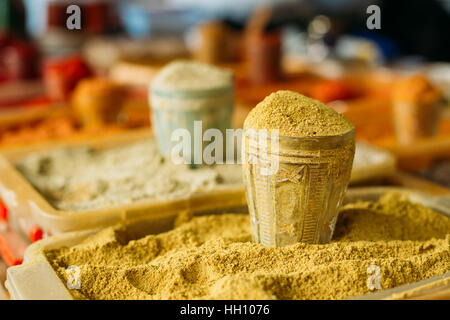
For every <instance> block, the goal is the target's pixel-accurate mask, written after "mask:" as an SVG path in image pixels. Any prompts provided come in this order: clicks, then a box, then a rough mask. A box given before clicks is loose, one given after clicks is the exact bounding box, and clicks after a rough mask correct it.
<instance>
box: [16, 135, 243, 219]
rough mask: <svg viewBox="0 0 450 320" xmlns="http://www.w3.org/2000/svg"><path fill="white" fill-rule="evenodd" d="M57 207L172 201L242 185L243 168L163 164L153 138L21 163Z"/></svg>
mask: <svg viewBox="0 0 450 320" xmlns="http://www.w3.org/2000/svg"><path fill="white" fill-rule="evenodd" d="M16 167H17V169H18V170H19V171H20V172H21V173H22V174H23V175H24V176H25V178H26V179H27V180H28V181H29V182H30V183H31V184H32V185H33V186H34V187H35V188H36V189H37V190H38V191H39V192H40V193H41V194H42V195H43V196H44V197H45V198H46V199H47V200H48V201H49V202H50V203H51V204H52V205H53V206H54V207H55V208H57V209H60V210H64V211H81V210H89V209H100V208H106V207H114V206H120V205H124V204H130V203H133V202H137V201H140V200H148V199H156V200H170V199H176V198H180V197H186V196H189V195H191V194H193V193H196V192H201V191H210V190H214V189H217V188H219V187H223V186H240V185H242V172H241V166H240V165H215V166H203V167H201V168H197V169H190V168H189V166H188V165H184V164H183V165H175V164H174V163H172V161H171V160H170V159H168V160H164V159H163V158H162V157H161V156H160V155H159V152H158V148H157V145H156V142H155V141H154V140H146V141H142V142H137V143H133V144H131V145H126V146H120V147H115V148H111V149H104V150H99V149H97V150H96V149H93V148H88V147H77V148H66V149H59V150H53V151H46V152H39V153H34V154H30V155H28V156H26V157H24V158H22V159H21V160H19V161H18V162H17V163H16Z"/></svg>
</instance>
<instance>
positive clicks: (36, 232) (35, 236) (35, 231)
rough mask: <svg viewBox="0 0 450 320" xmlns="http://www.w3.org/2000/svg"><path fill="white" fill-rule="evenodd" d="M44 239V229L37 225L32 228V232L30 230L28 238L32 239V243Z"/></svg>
mask: <svg viewBox="0 0 450 320" xmlns="http://www.w3.org/2000/svg"><path fill="white" fill-rule="evenodd" d="M43 237H44V232H43V231H42V229H41V228H40V227H39V226H37V225H35V226H32V227H31V228H30V230H28V238H29V239H30V242H31V243H34V242H36V241H39V240H41V239H42V238H43Z"/></svg>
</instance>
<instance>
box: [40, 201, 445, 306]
mask: <svg viewBox="0 0 450 320" xmlns="http://www.w3.org/2000/svg"><path fill="white" fill-rule="evenodd" d="M129 237H130V235H129V234H128V233H127V231H126V228H125V227H123V226H122V227H115V228H107V229H104V230H103V231H101V232H99V233H97V234H95V235H93V236H91V237H90V238H88V239H86V240H85V241H84V242H83V243H81V244H79V245H76V246H73V247H71V248H62V249H58V250H53V251H48V252H47V253H46V254H47V258H48V260H49V261H50V263H51V264H52V265H53V267H54V268H55V270H56V271H57V273H58V274H59V276H60V277H61V278H62V279H64V280H67V279H66V277H67V274H66V272H65V270H66V268H67V267H68V266H72V265H76V266H79V267H80V269H81V288H80V289H79V290H71V292H72V293H73V295H74V297H75V298H81V299H341V298H347V297H351V296H357V295H362V294H365V293H368V292H370V290H369V289H368V287H367V278H368V274H367V269H368V267H369V266H371V265H376V266H379V268H380V271H381V289H388V288H392V287H395V286H399V285H403V284H406V283H411V282H415V281H419V280H422V279H425V278H429V277H432V276H435V275H439V274H443V273H445V272H447V271H450V251H449V243H450V219H448V218H447V217H444V216H441V215H439V214H437V213H435V212H433V211H432V210H430V209H427V208H425V207H423V206H421V205H417V204H413V203H411V202H409V201H407V200H406V199H404V198H401V197H400V196H398V195H395V194H387V195H385V196H384V197H383V198H382V199H381V200H380V201H378V202H360V203H354V204H350V205H347V206H345V207H344V208H342V210H341V212H340V218H339V220H338V223H337V225H336V231H335V236H334V239H333V241H332V242H331V243H329V244H326V245H309V244H304V243H298V244H295V245H291V246H287V247H282V248H276V247H268V246H264V245H260V244H254V243H252V242H251V239H250V229H249V217H248V216H247V215H242V214H225V215H210V216H203V217H197V218H194V219H192V220H191V221H189V222H185V223H183V224H181V225H180V226H179V227H177V228H175V229H173V230H171V231H168V232H165V233H161V234H158V235H149V236H146V237H144V238H141V239H137V240H130V239H129Z"/></svg>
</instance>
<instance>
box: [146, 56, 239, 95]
mask: <svg viewBox="0 0 450 320" xmlns="http://www.w3.org/2000/svg"><path fill="white" fill-rule="evenodd" d="M232 83H233V73H232V72H231V71H229V70H225V69H222V68H217V67H214V66H211V65H208V64H204V63H200V62H194V61H188V60H178V61H174V62H172V63H170V64H168V65H167V66H165V67H164V68H163V69H162V70H161V71H160V72H159V73H158V75H157V76H156V77H155V79H154V80H153V83H152V88H154V89H158V90H206V89H216V88H224V87H231V86H232Z"/></svg>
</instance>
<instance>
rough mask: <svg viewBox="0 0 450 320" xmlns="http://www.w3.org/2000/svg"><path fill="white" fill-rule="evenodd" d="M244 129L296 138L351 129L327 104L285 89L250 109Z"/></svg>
mask: <svg viewBox="0 0 450 320" xmlns="http://www.w3.org/2000/svg"><path fill="white" fill-rule="evenodd" d="M244 128H245V129H257V130H259V129H266V130H271V129H278V130H279V133H280V135H283V136H295V137H314V136H335V135H341V134H344V133H346V132H348V131H350V130H352V129H354V127H353V124H352V123H351V122H350V121H349V120H347V119H346V118H345V117H344V116H343V115H341V114H339V113H337V112H336V111H334V110H333V109H332V108H330V107H328V106H327V105H326V104H324V103H322V102H320V101H318V100H314V99H311V98H308V97H305V96H304V95H301V94H299V93H296V92H293V91H287V90H281V91H277V92H274V93H272V94H271V95H269V96H267V97H266V98H265V99H264V100H263V101H262V102H260V103H259V104H258V105H257V106H256V107H255V108H253V109H252V111H250V113H249V114H248V116H247V118H246V119H245V123H244Z"/></svg>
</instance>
